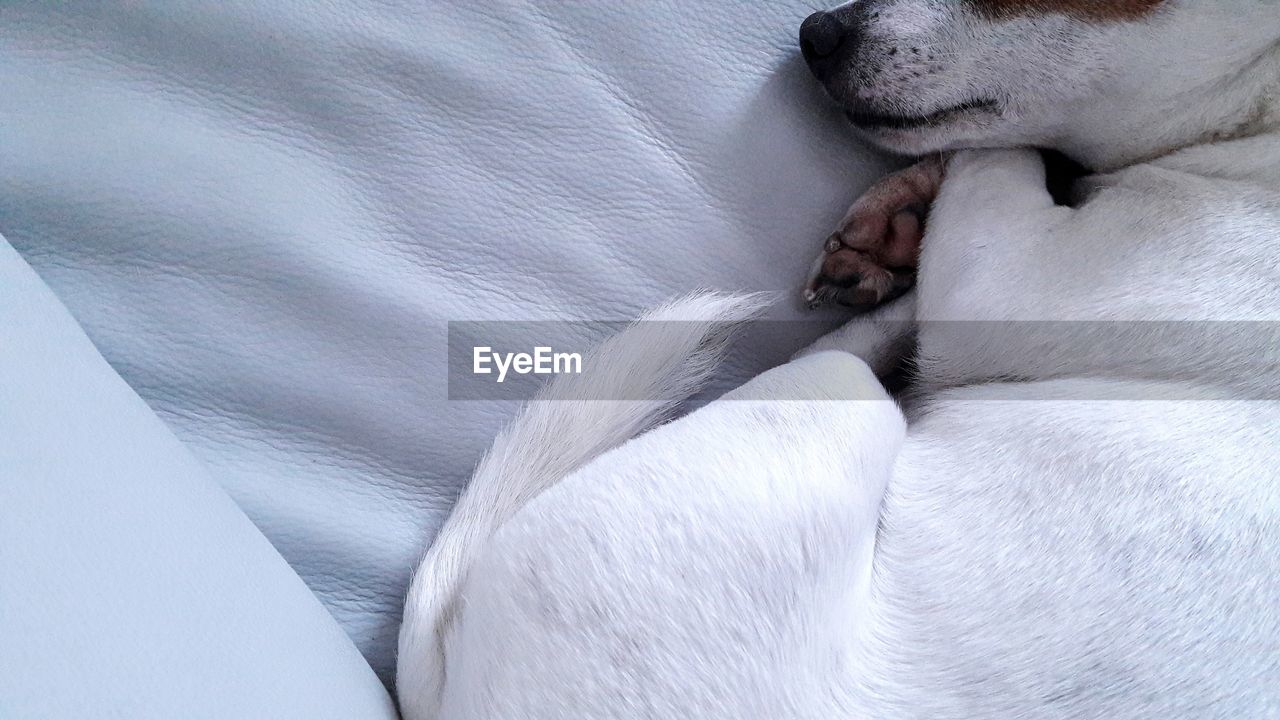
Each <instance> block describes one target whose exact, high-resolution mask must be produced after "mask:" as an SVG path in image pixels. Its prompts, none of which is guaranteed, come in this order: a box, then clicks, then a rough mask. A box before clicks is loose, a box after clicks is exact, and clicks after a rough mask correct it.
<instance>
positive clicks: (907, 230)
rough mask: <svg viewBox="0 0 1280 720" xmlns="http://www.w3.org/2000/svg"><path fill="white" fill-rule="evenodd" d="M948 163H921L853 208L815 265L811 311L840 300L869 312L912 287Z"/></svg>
mask: <svg viewBox="0 0 1280 720" xmlns="http://www.w3.org/2000/svg"><path fill="white" fill-rule="evenodd" d="M945 163H946V159H945V158H944V156H942V155H934V156H931V157H929V158H926V159H924V160H921V161H920V162H918V163H916V164H915V165H912V166H911V167H909V168H907V169H905V170H901V171H899V172H896V173H894V174H892V175H890V176H888V177H886V178H884V179H883V180H881V181H880V182H878V183H876V184H875V185H874V186H872V188H871V189H870V190H868V191H867V192H866V194H864V195H863V196H862V197H861V198H859V199H858V201H857V202H855V203H854V204H853V207H852V208H850V209H849V212H848V214H847V215H845V218H844V220H842V221H841V223H840V228H839V229H838V230H837V231H836V232H834V233H832V235H831V237H829V238H827V241H826V243H825V245H824V247H823V251H822V254H821V255H820V256H819V257H818V259H817V260H816V261H815V262H814V269H813V273H812V275H811V276H810V278H809V281H808V283H807V284H806V285H805V289H804V300H805V302H806V303H807V304H808V305H809V306H810V307H818V306H820V305H824V304H826V303H828V302H831V301H834V302H836V303H839V304H840V305H844V306H847V307H855V308H862V309H865V308H869V307H873V306H875V305H878V304H880V303H882V302H885V301H888V300H892V299H893V298H895V297H898V296H899V295H901V294H903V293H904V292H906V291H907V290H909V289H910V288H911V286H912V285H913V284H914V283H915V269H916V264H917V261H918V258H919V253H920V241H921V239H922V238H923V237H924V223H925V218H926V216H927V215H928V212H929V206H930V205H931V204H932V203H933V198H934V197H935V196H936V195H937V193H938V188H939V186H940V185H941V183H942V178H943V175H944V171H945Z"/></svg>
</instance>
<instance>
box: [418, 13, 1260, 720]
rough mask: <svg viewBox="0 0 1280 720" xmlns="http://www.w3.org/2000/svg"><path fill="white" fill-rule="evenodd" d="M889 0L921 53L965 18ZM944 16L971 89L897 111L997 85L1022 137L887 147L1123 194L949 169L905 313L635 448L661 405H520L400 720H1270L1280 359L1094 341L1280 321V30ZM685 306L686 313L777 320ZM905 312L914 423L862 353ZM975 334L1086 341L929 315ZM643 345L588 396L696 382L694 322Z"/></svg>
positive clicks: (925, 91) (454, 564)
mask: <svg viewBox="0 0 1280 720" xmlns="http://www.w3.org/2000/svg"><path fill="white" fill-rule="evenodd" d="M870 1H873V2H879V3H881V4H883V5H884V7H883V8H882V9H881V17H882V18H885V19H886V20H885V22H886V23H887V24H886V27H889V28H892V24H891V22H892V16H893V12H894V10H895V8H899V7H900V8H902V12H904V13H905V12H910V13H912V14H911V15H910V16H908V19H909V22H903V23H901V26H902V27H908V28H910V29H911V32H913V33H916V34H919V33H921V32H925V33H927V32H928V30H927V28H925V29H923V30H922V28H921V23H920V18H922V17H928V16H931V13H934V14H936V13H937V12H938V9H939V8H940V7H942V5H941V4H939V3H937V2H933V1H932V0H870ZM951 7H953V8H955V9H954V10H948V12H954V13H968V14H964V15H956V16H953V17H952V19H951V22H952V23H953V25H950V26H948V27H946V28H939V29H937V30H936V33H937V35H938V39H937V40H936V42H937V43H938V44H939V45H940V46H945V47H947V48H948V50H947V52H948V53H949V54H948V58H950V59H951V60H950V62H955V63H958V66H957V67H955V68H950V69H948V70H947V72H945V73H935V74H934V75H935V76H937V75H943V76H944V80H942V81H937V82H936V83H935V81H933V80H930V81H922V85H921V93H920V94H919V95H918V96H916V95H911V94H910V93H909V90H910V89H911V88H910V84H909V83H906V84H903V85H902V86H901V87H898V88H897V89H896V90H895V91H894V92H895V93H897V94H899V95H901V96H902V97H904V98H914V97H919V98H926V99H927V98H928V97H935V96H936V97H939V98H941V97H943V96H944V95H945V94H946V92H947V88H948V87H952V89H955V88H954V87H953V86H955V85H958V84H960V83H963V84H964V87H965V88H972V87H995V88H999V89H1000V91H1001V93H1003V96H1002V100H1004V101H1005V104H1004V105H1003V107H1004V108H1005V109H1004V111H1003V112H1005V113H1008V114H1007V115H1001V116H999V117H994V116H993V117H984V118H977V119H961V120H959V121H957V122H956V123H954V124H946V125H942V126H938V127H933V128H927V129H924V130H917V131H894V132H892V133H886V134H885V135H884V136H882V137H878V138H876V139H877V141H879V142H882V143H883V144H886V145H889V146H893V147H897V148H899V149H911V150H918V151H926V150H937V149H941V148H950V147H963V146H1015V145H1019V144H1022V143H1025V142H1036V143H1039V144H1046V145H1054V146H1057V147H1061V148H1063V149H1066V150H1069V151H1071V152H1073V153H1075V154H1076V155H1077V156H1079V157H1081V158H1082V159H1085V160H1087V161H1088V162H1091V163H1093V164H1094V165H1095V166H1097V167H1102V168H1105V169H1107V170H1109V171H1111V172H1110V173H1109V174H1106V175H1098V176H1094V177H1091V178H1089V180H1088V181H1087V183H1085V184H1084V185H1083V186H1082V187H1081V188H1080V191H1081V193H1082V202H1081V203H1080V204H1079V206H1078V207H1077V208H1074V209H1071V208H1063V207H1056V206H1054V204H1053V202H1052V201H1051V199H1050V198H1049V196H1048V193H1047V192H1046V191H1045V190H1044V189H1043V188H1044V169H1043V165H1042V164H1041V161H1040V160H1039V157H1038V155H1037V154H1035V153H1033V152H1030V151H1026V150H1016V149H1007V150H986V151H964V152H960V153H958V154H957V155H956V157H955V158H954V159H953V160H952V161H951V163H950V165H949V168H948V174H947V178H946V180H945V182H944V184H943V188H942V191H941V195H940V196H939V198H938V199H937V201H936V203H935V204H934V207H933V210H932V214H931V216H930V219H929V232H928V235H927V237H926V238H925V242H924V248H925V249H924V256H923V257H922V260H921V267H920V277H919V283H918V290H917V291H916V293H915V294H914V296H913V297H910V296H909V297H908V298H904V299H902V300H899V301H897V302H895V303H893V304H892V305H890V306H887V307H886V308H884V309H882V310H881V311H879V312H877V313H875V314H873V316H872V317H871V319H861V320H856V321H855V322H854V323H852V324H850V325H849V326H848V327H847V328H845V329H844V330H842V331H841V332H840V333H838V334H836V335H833V336H832V337H829V338H827V339H825V340H823V341H822V342H820V343H819V345H817V346H815V348H814V349H812V351H811V352H809V353H805V354H802V357H800V358H798V359H797V360H795V361H794V362H792V363H791V364H788V365H785V366H783V367H781V368H778V369H775V370H773V371H771V372H769V373H766V374H765V375H763V376H761V377H759V378H757V379H756V380H754V381H752V382H751V383H749V384H748V385H746V386H744V387H743V388H741V389H739V390H738V391H736V393H735V394H733V395H732V396H731V397H729V398H726V399H724V400H721V401H718V402H716V403H713V404H712V405H710V406H707V407H705V408H703V409H701V410H699V411H697V412H695V413H692V414H691V415H689V416H688V417H685V418H683V419H680V420H678V421H675V422H673V423H670V424H668V425H665V426H663V427H660V428H658V429H657V430H653V431H651V432H649V433H647V434H645V435H642V436H640V437H639V438H637V439H634V440H631V441H629V442H625V440H626V438H627V437H629V436H630V435H632V434H634V433H635V432H638V431H639V430H641V429H642V428H643V427H645V426H647V425H650V424H651V423H652V421H653V418H654V415H655V414H659V413H660V412H661V411H662V410H663V409H666V408H667V407H668V405H669V403H660V404H652V405H649V404H643V403H636V404H631V405H618V404H614V403H586V404H583V403H573V402H552V403H543V404H538V403H535V404H534V405H533V406H531V408H530V409H529V410H528V411H526V414H525V415H523V416H522V418H521V419H519V420H517V421H516V423H515V424H514V425H513V426H512V428H511V429H510V430H508V431H507V433H505V434H504V435H503V436H502V437H501V438H500V439H499V440H498V442H497V444H496V445H495V449H494V452H493V453H492V454H491V456H490V457H489V458H487V459H486V461H485V463H484V464H483V465H482V467H481V469H480V470H479V471H478V472H477V475H476V478H475V479H474V480H473V482H472V485H471V487H470V488H469V489H468V492H467V495H466V496H465V497H464V499H463V500H462V501H461V502H460V504H459V509H458V511H457V512H456V513H455V515H454V517H453V518H452V519H451V521H450V523H449V525H448V526H447V527H446V529H445V530H444V531H443V532H442V535H441V539H440V540H439V541H437V544H436V546H435V547H434V548H433V549H432V550H431V552H430V553H429V554H428V557H427V560H426V561H425V562H424V565H423V568H422V569H421V570H420V571H419V573H418V575H417V576H416V578H415V583H414V590H413V592H412V594H411V596H410V599H409V603H408V605H407V607H406V624H405V629H404V631H403V633H402V636H401V658H400V661H401V665H400V675H399V685H400V696H401V701H402V704H403V709H404V711H405V715H406V717H407V718H408V719H409V720H426V719H428V718H444V719H446V720H455V719H459V720H460V719H472V718H492V719H494V720H497V719H502V720H509V719H512V718H521V719H523V718H638V717H646V718H649V717H652V718H724V719H725V720H729V719H733V720H741V719H759V720H766V719H768V720H773V719H774V718H813V719H815V720H818V719H822V720H826V719H828V718H858V719H862V718H891V719H895V720H896V719H906V718H921V719H924V718H929V719H931V720H934V719H939V720H950V719H955V720H960V719H962V718H965V719H967V718H1072V719H1076V718H1078V719H1081V720H1085V719H1092V718H1109V719H1110V718H1160V719H1164V718H1189V719H1190V718H1195V719H1197V720H1198V719H1200V718H1223V719H1224V720H1226V719H1231V720H1236V719H1242V718H1276V717H1280V404H1277V403H1276V402H1274V401H1263V400H1258V399H1256V398H1259V397H1263V396H1270V397H1274V394H1275V390H1276V388H1277V387H1280V358H1278V357H1276V355H1275V353H1272V354H1271V355H1270V356H1267V355H1266V353H1265V347H1266V346H1265V345H1261V346H1260V345H1259V343H1258V342H1257V338H1253V340H1254V342H1252V343H1250V342H1245V340H1246V338H1243V337H1237V336H1234V335H1227V336H1223V335H1221V334H1218V333H1215V332H1214V330H1213V328H1215V327H1217V326H1214V325H1212V324H1207V323H1206V324H1202V325H1195V324H1190V323H1186V324H1184V325H1182V326H1179V327H1182V328H1184V329H1185V330H1186V332H1187V333H1189V336H1188V337H1186V338H1182V340H1184V341H1185V342H1180V343H1177V344H1175V345H1173V346H1169V347H1165V346H1160V345H1159V344H1158V343H1130V344H1125V343H1116V342H1114V340H1113V339H1112V338H1111V337H1110V335H1109V333H1110V332H1112V330H1113V329H1114V328H1115V327H1116V326H1115V325H1114V324H1107V323H1106V322H1096V321H1128V320H1162V321H1187V320H1233V321H1234V320H1267V321H1273V322H1274V321H1276V320H1280V271H1278V270H1277V267H1278V266H1280V260H1278V252H1277V251H1278V250H1280V132H1278V130H1277V127H1276V125H1277V115H1276V101H1277V86H1278V85H1280V50H1278V49H1277V41H1280V7H1278V6H1277V5H1276V4H1274V3H1270V2H1256V1H1252V0H1233V1H1231V2H1219V1H1218V0H1215V1H1214V2H1211V3H1210V2H1191V1H1190V0H1186V1H1185V2H1182V1H1178V0H1171V1H1170V2H1169V4H1167V5H1166V7H1165V8H1164V9H1163V10H1162V11H1161V12H1160V13H1158V14H1156V15H1153V16H1152V17H1150V18H1147V19H1144V20H1142V21H1139V22H1133V23H1122V24H1106V23H1094V24H1087V23H1084V22H1083V21H1078V20H1068V19H1064V18H1062V17H1058V16H1045V17H1039V18H1036V17H1032V18H1023V19H1020V20H1017V21H1015V22H1013V23H1008V24H997V23H992V22H990V21H985V20H981V19H980V18H978V17H977V16H976V15H973V14H972V13H969V11H967V10H964V9H963V3H954V4H952V5H951ZM984 23H985V25H984ZM889 31H891V30H888V31H886V32H889ZM1064 36H1067V37H1070V38H1071V39H1072V42H1073V43H1074V44H1076V45H1079V46H1081V47H1078V48H1076V49H1072V50H1070V52H1068V53H1067V54H1068V55H1069V57H1066V58H1064V57H1061V56H1060V55H1061V53H1059V52H1058V51H1057V50H1054V49H1055V48H1058V49H1059V50H1061V49H1063V48H1065V47H1066V46H1065V45H1063V44H1062V37H1064ZM984 43H988V44H990V45H989V47H988V49H990V48H994V47H997V46H1000V47H1003V46H1004V45H1008V46H1009V47H1008V48H1007V49H1003V50H1000V51H999V52H996V51H994V50H992V52H993V53H995V54H996V55H1000V56H1002V57H1003V55H1007V58H1006V59H1004V60H1001V59H1000V58H996V60H994V61H992V62H990V63H987V64H982V63H978V62H977V61H976V60H974V58H980V57H982V53H981V50H982V48H983V47H984V45H983V44H984ZM970 44H973V47H971V46H970ZM1063 52H1066V51H1065V50H1064V51H1063ZM1067 60H1069V61H1070V62H1069V64H1068V65H1067V66H1066V67H1065V68H1063V69H1060V70H1059V71H1058V72H1060V73H1061V74H1063V75H1064V76H1065V77H1062V78H1055V77H1053V76H1054V72H1052V70H1053V68H1051V67H1046V66H1045V63H1053V62H1061V61H1067ZM1116 63H1119V64H1116ZM953 71H954V72H953ZM945 78H951V79H950V80H945ZM885 82H892V83H897V82H899V80H892V79H886V80H885ZM901 82H904V83H905V81H901ZM1041 82H1046V83H1048V84H1049V85H1048V86H1046V87H1039V86H1034V87H1033V86H1031V85H1026V84H1024V83H1041ZM947 83H952V85H947ZM962 99H963V98H962ZM903 102H908V101H907V100H903ZM1063 103H1066V104H1065V105H1064V104H1063ZM1065 108H1070V109H1071V111H1070V112H1067V111H1066V110H1065ZM919 109H920V110H921V111H922V112H927V111H928V110H929V108H927V107H921V108H919ZM686 303H691V304H685V305H679V306H676V307H677V308H684V310H674V309H669V310H668V311H667V312H669V313H670V312H687V313H688V315H687V316H690V317H701V318H703V319H705V320H706V321H708V322H716V321H722V320H729V319H740V318H743V317H745V316H747V315H749V314H750V312H749V311H750V310H751V309H752V308H753V307H754V305H755V303H753V302H752V301H744V302H743V303H737V302H735V301H733V300H732V299H726V298H721V297H716V298H711V299H697V298H695V299H693V300H691V301H686ZM904 317H906V318H914V319H916V320H917V321H920V322H919V325H918V337H917V341H918V344H919V349H918V357H919V371H918V374H919V377H918V378H917V383H916V384H917V386H918V388H919V390H920V396H919V397H918V398H917V400H916V401H915V402H914V403H913V404H912V405H911V406H910V407H909V408H908V411H907V420H909V423H908V424H906V425H904V415H903V413H902V412H901V411H899V409H898V408H897V407H896V406H895V405H894V404H893V403H892V402H891V401H889V400H888V399H887V397H886V396H885V395H884V393H883V391H882V390H881V389H880V388H879V386H878V384H876V382H875V380H874V377H873V375H872V373H871V368H869V367H868V365H867V364H866V363H864V362H863V361H862V360H859V359H857V358H856V357H855V355H856V356H858V357H861V358H865V359H866V360H867V362H869V363H871V365H872V366H873V367H874V368H875V369H877V370H880V369H883V368H885V367H887V366H888V365H889V363H888V358H889V356H890V355H891V354H892V353H891V352H889V350H891V349H893V348H896V347H898V346H899V345H900V340H901V337H900V333H899V332H898V331H896V330H892V331H891V330H886V329H885V328H886V327H889V326H885V325H876V324H873V322H874V320H876V319H884V318H904ZM954 320H960V321H972V320H986V321H1007V320H1027V321H1043V320H1071V321H1093V324H1090V323H1089V322H1085V323H1080V324H1076V325H1071V326H1069V327H1071V328H1072V330H1071V331H1070V332H1062V333H1055V332H1052V331H1044V332H1030V333H1027V334H1025V335H1024V334H1014V335H1007V334H1006V335H1003V336H1000V338H999V339H1000V342H999V343H992V342H989V340H990V338H989V337H986V336H984V335H983V334H982V331H981V330H980V328H981V327H983V326H976V327H978V328H979V329H978V330H975V331H973V332H956V331H955V328H956V327H958V326H955V325H950V324H945V323H938V322H933V321H954ZM644 327H645V326H643V325H641V326H638V327H637V328H636V329H634V330H632V331H629V332H628V333H624V334H623V335H622V336H620V337H619V338H616V339H615V340H613V341H611V342H612V343H613V344H612V345H609V346H606V349H605V350H603V351H602V354H601V356H600V359H601V361H602V363H603V365H602V367H607V368H614V369H615V370H611V371H609V372H605V373H604V374H602V375H601V376H600V380H599V383H600V385H599V386H598V388H597V389H598V392H599V395H598V396H600V397H616V396H617V393H618V392H619V391H618V389H617V388H616V387H614V386H613V384H614V383H619V384H621V385H623V386H625V387H633V388H634V387H649V388H651V389H652V390H653V391H654V392H657V393H658V394H659V395H660V396H661V397H666V398H670V397H673V396H674V395H675V394H676V393H672V392H661V388H660V387H658V385H660V384H661V383H670V384H671V387H674V388H679V389H681V390H682V391H687V390H690V389H691V388H692V387H693V386H694V385H696V382H695V380H696V379H698V378H701V377H704V376H705V374H706V372H707V371H708V365H707V360H708V359H709V355H708V351H706V350H705V349H703V348H705V345H704V336H705V333H706V329H705V328H706V326H703V325H695V326H691V329H690V331H689V332H688V333H687V334H681V335H680V336H679V337H675V338H662V341H661V342H654V341H653V340H654V339H653V338H644V336H643V333H644V329H643V328H644ZM658 327H673V326H670V325H664V326H658ZM892 327H899V326H892ZM1260 327H1262V328H1264V331H1265V332H1274V331H1272V330H1266V328H1270V327H1271V326H1269V325H1267V326H1260ZM699 328H702V329H699ZM1201 328H1203V331H1202V330H1201ZM1198 333H1201V334H1198ZM642 338H644V339H642ZM711 345H713V346H714V345H716V343H715V341H714V339H713V341H712V342H711ZM637 346H641V347H645V348H646V349H647V350H648V351H647V352H636V351H635V348H636V347H637ZM1260 347H1261V348H1262V351H1261V355H1260ZM841 350H843V351H847V352H841ZM848 353H852V354H848ZM690 357H692V358H694V359H693V361H692V362H691V363H688V362H687V359H688V358H690ZM637 363H638V364H639V365H640V366H643V368H641V369H643V372H640V373H638V374H637V372H636V371H637ZM690 368H692V369H690ZM584 377H585V376H584ZM1010 378H1013V379H1015V380H1014V381H1010ZM637 384H638V385H637ZM550 392H551V393H552V396H554V395H555V393H557V392H558V391H557V390H556V389H554V388H553V389H552V390H551V391H550ZM1268 393H1270V395H1267V394H1268ZM1162 397H1167V398H1172V399H1168V400H1160V399H1159V398H1162ZM1192 398H1199V399H1195V400H1193V399H1192ZM615 446H617V447H615ZM610 448H613V449H610Z"/></svg>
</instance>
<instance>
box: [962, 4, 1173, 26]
mask: <svg viewBox="0 0 1280 720" xmlns="http://www.w3.org/2000/svg"><path fill="white" fill-rule="evenodd" d="M964 2H965V3H966V4H968V5H969V6H970V7H972V8H973V9H974V10H976V11H977V12H979V13H980V14H982V15H985V16H987V17H989V18H993V19H997V20H1007V19H1009V18H1014V17H1021V16H1027V15H1050V14H1056V15H1071V16H1073V17H1079V18H1083V19H1086V20H1092V21H1096V22H1107V21H1118V20H1138V19H1140V18H1142V17H1144V16H1146V15H1147V14H1149V13H1151V12H1152V11H1154V10H1155V9H1156V8H1157V7H1159V6H1160V5H1163V4H1164V2H1165V0H964Z"/></svg>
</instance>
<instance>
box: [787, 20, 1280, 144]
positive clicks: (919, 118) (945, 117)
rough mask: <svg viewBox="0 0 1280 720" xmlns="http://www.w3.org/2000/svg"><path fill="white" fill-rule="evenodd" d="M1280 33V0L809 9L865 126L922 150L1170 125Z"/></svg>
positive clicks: (835, 75) (804, 41) (849, 103)
mask: <svg viewBox="0 0 1280 720" xmlns="http://www.w3.org/2000/svg"><path fill="white" fill-rule="evenodd" d="M1278 38H1280V3H1277V2H1275V0H857V1H855V2H851V3H847V4H845V5H842V6H840V7H838V8H836V9H834V10H831V11H829V12H820V13H815V14H814V15H812V16H810V17H809V19H808V20H806V21H805V22H804V24H803V26H802V27H801V30H800V47H801V51H802V52H803V54H804V57H805V60H806V62H807V63H808V64H809V67H810V69H811V70H812V71H813V73H814V75H816V76H817V77H818V79H819V80H821V81H822V83H823V85H824V86H825V87H826V89H827V91H828V93H830V95H831V96H832V97H833V98H835V99H836V101H837V102H839V103H840V104H841V105H842V106H843V108H844V110H845V112H846V114H847V115H848V116H849V118H850V120H851V121H852V122H853V123H854V125H855V126H857V127H858V128H859V129H860V130H861V131H863V132H864V133H865V134H866V135H867V136H868V137H870V139H871V140H872V141H874V142H876V143H877V144H879V145H882V146H884V147H886V148H889V149H891V150H895V151H898V152H902V153H907V154H920V153H924V152H930V151H935V150H942V149H949V148H959V147H985V146H1007V145H1022V144H1028V145H1041V146H1049V147H1057V146H1059V145H1062V144H1068V145H1069V144H1070V136H1072V135H1073V134H1080V133H1084V132H1092V133H1094V134H1097V133H1098V132H1099V131H1100V130H1105V127H1101V126H1105V125H1106V124H1107V123H1111V124H1118V125H1120V126H1124V125H1125V124H1126V123H1129V124H1130V125H1134V126H1138V125H1141V124H1144V123H1150V122H1152V121H1153V120H1152V118H1154V119H1155V121H1156V122H1165V123H1168V122H1169V118H1168V115H1169V113H1175V114H1176V113H1177V112H1178V111H1182V112H1185V111H1186V108H1185V106H1186V105H1187V104H1188V103H1194V102H1203V98H1200V97H1199V96H1196V97H1194V98H1193V97H1191V95H1190V94H1189V93H1192V92H1193V91H1194V90H1195V89H1196V88H1200V87H1211V86H1213V85H1214V84H1215V83H1222V82H1224V78H1226V79H1230V78H1232V77H1234V76H1236V75H1239V74H1240V73H1241V72H1242V71H1243V70H1244V69H1246V68H1248V67H1249V66H1250V63H1257V62H1258V58H1259V55H1260V54H1261V53H1265V52H1268V51H1269V50H1271V49H1273V47H1274V46H1275V44H1276V40H1277V39H1278ZM1233 102H1234V101H1233ZM1198 111H1199V112H1201V113H1204V110H1203V108H1200V109H1199V110H1198ZM1148 113H1149V115H1148ZM1212 114H1213V113H1212V112H1210V113H1209V115H1212ZM1162 115H1163V116H1164V117H1163V119H1161V116H1162ZM1139 116H1141V117H1143V118H1145V119H1144V120H1142V121H1141V122H1139V121H1138V120H1137V118H1138V117H1139ZM1204 122H1205V123H1207V124H1212V123H1213V122H1216V120H1214V119H1213V118H1209V117H1207V118H1205V120H1204ZM1077 126H1091V127H1089V128H1088V129H1084V128H1082V127H1077ZM1095 126H1096V127H1095ZM1127 129H1128V130H1130V131H1132V130H1134V129H1136V128H1135V127H1130V128H1127ZM1216 129H1217V128H1212V127H1208V128H1204V129H1203V130H1202V132H1208V131H1211V130H1216ZM1147 132H1148V134H1155V135H1158V134H1160V133H1161V132H1165V129H1164V128H1161V127H1155V128H1152V127H1148V128H1147ZM1104 134H1105V133H1104ZM1171 141H1172V140H1171ZM1063 149H1068V150H1069V149H1070V148H1063Z"/></svg>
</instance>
